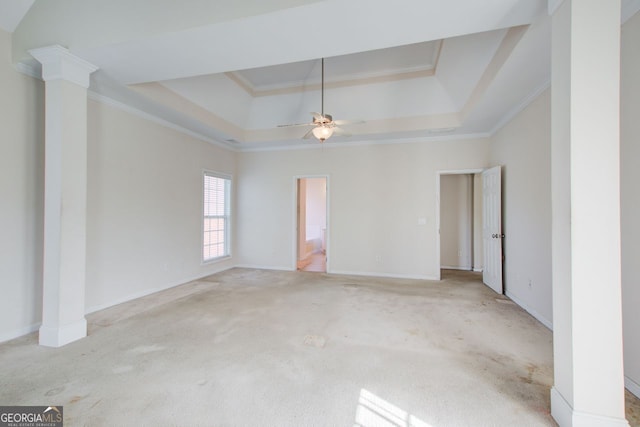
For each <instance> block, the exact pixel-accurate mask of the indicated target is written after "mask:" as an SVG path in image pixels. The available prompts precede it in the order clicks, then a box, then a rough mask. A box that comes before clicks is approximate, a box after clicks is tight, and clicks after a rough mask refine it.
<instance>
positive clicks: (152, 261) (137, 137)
mask: <svg viewBox="0 0 640 427" xmlns="http://www.w3.org/2000/svg"><path fill="white" fill-rule="evenodd" d="M88 122H89V127H88V143H89V147H88V157H89V158H88V171H89V179H88V192H89V195H88V215H87V218H88V219H87V223H88V224H87V227H88V233H87V290H86V293H87V295H86V306H87V310H88V311H94V310H96V309H99V308H102V307H106V306H109V305H113V304H115V303H117V302H121V301H126V300H129V299H131V298H134V297H136V296H140V295H144V294H147V293H150V292H154V291H156V290H160V289H164V288H167V287H170V286H175V285H178V284H181V283H184V282H186V281H189V280H191V279H195V278H198V277H202V276H205V275H207V274H212V273H213V272H216V271H219V270H221V269H224V268H229V267H231V266H232V265H233V262H234V260H233V259H230V260H226V261H223V262H218V263H213V264H205V265H201V259H202V255H201V249H200V248H201V244H202V243H201V242H202V236H201V230H202V223H201V216H202V174H203V171H204V170H209V171H215V172H223V173H226V174H230V175H233V176H234V177H235V161H236V160H235V153H233V152H230V151H227V150H223V149H220V148H217V147H215V146H213V145H212V144H210V143H207V142H203V141H200V140H197V139H194V138H192V137H190V136H187V135H184V134H182V133H180V132H177V131H175V130H173V129H169V128H166V127H164V126H161V125H159V124H156V123H154V122H151V121H149V120H145V119H143V118H140V117H137V116H135V115H132V114H129V113H127V112H124V111H122V110H119V109H116V108H113V107H111V106H109V105H106V104H103V103H100V102H96V101H90V102H89V117H88ZM231 248H232V249H231V250H232V252H233V251H234V250H235V245H234V244H233V241H232V246H231Z"/></svg>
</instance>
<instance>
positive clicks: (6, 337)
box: [0, 323, 42, 343]
mask: <svg viewBox="0 0 640 427" xmlns="http://www.w3.org/2000/svg"><path fill="white" fill-rule="evenodd" d="M40 325H42V323H34V324H32V325H29V326H25V327H24V328H19V329H16V330H15V331H10V332H4V333H3V334H2V335H0V343H3V342H6V341H10V340H12V339H15V338H20V337H22V336H24V335H29V334H31V333H33V332H36V331H37V330H38V329H40Z"/></svg>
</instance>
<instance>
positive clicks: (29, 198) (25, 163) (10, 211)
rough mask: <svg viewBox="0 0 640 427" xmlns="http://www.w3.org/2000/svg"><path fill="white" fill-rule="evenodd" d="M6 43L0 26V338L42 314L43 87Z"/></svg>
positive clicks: (28, 327) (32, 325) (21, 330)
mask: <svg viewBox="0 0 640 427" xmlns="http://www.w3.org/2000/svg"><path fill="white" fill-rule="evenodd" d="M10 46H11V35H10V34H9V33H6V32H4V31H3V30H0V94H1V95H0V204H1V206H2V207H1V208H0V257H1V258H2V260H1V261H0V287H1V289H2V298H0V342H1V341H4V340H7V339H10V338H13V337H16V336H19V335H23V334H26V333H28V332H31V331H33V330H36V329H37V328H38V326H39V324H40V318H41V314H42V313H41V312H42V221H43V213H42V212H43V197H44V196H43V192H44V187H43V184H42V182H43V179H44V178H43V177H44V169H43V163H44V146H43V143H42V141H43V132H44V99H43V97H44V86H43V85H42V83H41V82H38V81H36V80H34V79H32V78H29V77H26V76H23V75H21V74H19V73H18V72H16V71H15V69H14V68H13V66H12V65H11V63H10V57H11V48H10Z"/></svg>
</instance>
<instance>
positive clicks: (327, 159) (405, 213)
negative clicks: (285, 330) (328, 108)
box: [238, 139, 488, 278]
mask: <svg viewBox="0 0 640 427" xmlns="http://www.w3.org/2000/svg"><path fill="white" fill-rule="evenodd" d="M487 144H488V141H486V140H477V139H473V140H462V141H442V142H423V143H416V144H388V145H369V146H356V147H341V148H331V147H329V146H326V147H320V146H319V145H315V146H313V147H312V148H311V149H302V150H291V151H265V152H249V153H242V154H240V155H239V161H238V176H239V179H238V231H239V234H238V247H239V248H240V254H239V255H240V256H239V263H240V264H241V265H245V266H254V267H265V268H273V269H293V268H294V254H295V246H294V244H295V236H294V226H295V216H294V215H295V211H294V194H295V193H294V189H295V176H299V175H325V174H326V175H329V189H328V206H329V218H328V221H329V227H328V230H329V231H328V236H327V241H328V242H327V245H328V248H327V253H328V258H329V261H328V262H329V264H328V268H329V271H330V272H334V273H338V272H343V273H356V274H371V275H389V276H396V277H419V278H435V277H438V274H439V268H440V266H439V263H438V257H437V256H436V254H437V248H436V224H435V218H436V209H437V205H436V190H437V189H436V185H437V184H436V182H437V175H438V171H442V170H456V169H457V170H460V169H476V168H483V167H485V166H486V165H487V151H488V150H487ZM419 219H426V224H424V225H419V224H418V222H419V221H418V220H419Z"/></svg>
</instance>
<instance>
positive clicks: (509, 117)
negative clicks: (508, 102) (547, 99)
mask: <svg viewBox="0 0 640 427" xmlns="http://www.w3.org/2000/svg"><path fill="white" fill-rule="evenodd" d="M550 87H551V80H547V81H546V82H544V83H543V84H542V85H540V86H539V87H537V88H536V89H535V90H534V91H533V92H531V93H530V94H529V95H528V96H527V97H526V98H525V99H523V100H522V101H521V102H520V103H519V104H518V105H516V106H515V107H514V108H512V109H511V110H509V111H507V112H506V113H505V114H504V116H502V118H501V119H500V120H499V121H498V123H496V125H495V126H494V127H493V128H492V129H491V130H490V131H489V135H491V136H493V135H495V133H496V132H498V131H499V130H500V129H502V128H503V127H505V126H506V125H507V123H509V122H510V121H511V120H513V119H514V118H515V117H516V116H517V115H518V114H520V113H521V112H522V111H523V110H524V109H525V108H527V107H528V106H529V104H531V103H532V102H533V101H535V100H536V99H537V98H538V97H539V96H540V95H542V93H543V92H544V91H545V90H547V89H549V88H550Z"/></svg>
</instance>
